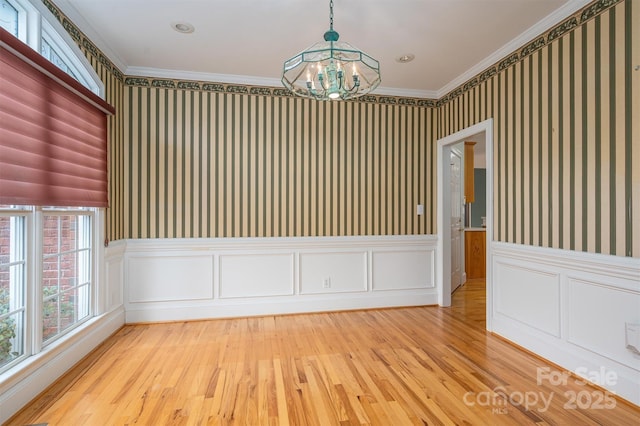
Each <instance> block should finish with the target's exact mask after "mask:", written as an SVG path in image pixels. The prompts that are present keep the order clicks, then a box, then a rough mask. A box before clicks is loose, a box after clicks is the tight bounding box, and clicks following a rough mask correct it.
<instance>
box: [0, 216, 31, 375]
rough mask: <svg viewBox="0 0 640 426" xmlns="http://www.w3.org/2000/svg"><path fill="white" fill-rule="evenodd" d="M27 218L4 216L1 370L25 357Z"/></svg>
mask: <svg viewBox="0 0 640 426" xmlns="http://www.w3.org/2000/svg"><path fill="white" fill-rule="evenodd" d="M25 222H26V216H24V215H23V214H20V213H19V212H15V213H11V212H7V213H0V370H2V368H3V367H4V366H8V365H11V364H13V363H14V362H15V361H16V360H17V359H19V358H21V357H22V356H23V355H24V353H25V338H24V334H25V333H24V331H25V327H24V324H25V312H26V307H25V297H24V296H25V285H26V279H25V278H26V266H27V261H26V250H25V244H24V243H25V236H26V234H25Z"/></svg>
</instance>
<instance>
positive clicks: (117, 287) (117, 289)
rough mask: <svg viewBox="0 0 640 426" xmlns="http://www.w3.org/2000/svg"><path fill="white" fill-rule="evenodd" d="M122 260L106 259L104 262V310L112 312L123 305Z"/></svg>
mask: <svg viewBox="0 0 640 426" xmlns="http://www.w3.org/2000/svg"><path fill="white" fill-rule="evenodd" d="M122 264H123V262H122V258H121V257H120V258H116V259H107V261H106V262H105V282H106V284H107V288H106V298H107V300H106V309H107V311H110V310H112V309H113V308H115V307H118V306H121V305H122V303H123V297H122V282H123V279H122V277H123V276H124V271H123V267H122Z"/></svg>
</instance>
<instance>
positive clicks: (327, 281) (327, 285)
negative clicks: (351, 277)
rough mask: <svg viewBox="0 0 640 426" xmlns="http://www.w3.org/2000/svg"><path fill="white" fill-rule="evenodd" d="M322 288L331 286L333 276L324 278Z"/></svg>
mask: <svg viewBox="0 0 640 426" xmlns="http://www.w3.org/2000/svg"><path fill="white" fill-rule="evenodd" d="M322 288H331V278H325V279H324V280H322Z"/></svg>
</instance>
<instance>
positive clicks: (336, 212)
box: [43, 0, 640, 257]
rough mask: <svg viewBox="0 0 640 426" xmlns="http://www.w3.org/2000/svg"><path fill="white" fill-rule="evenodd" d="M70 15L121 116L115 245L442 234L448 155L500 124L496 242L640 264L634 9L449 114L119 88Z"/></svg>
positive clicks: (497, 81)
mask: <svg viewBox="0 0 640 426" xmlns="http://www.w3.org/2000/svg"><path fill="white" fill-rule="evenodd" d="M43 2H45V4H49V5H51V4H50V2H49V1H48V0H43ZM50 8H53V9H54V10H57V9H55V7H54V6H53V5H51V6H50ZM58 16H59V19H61V21H65V22H63V23H66V25H65V28H67V30H68V31H69V33H70V34H72V36H74V34H75V37H74V38H76V37H78V38H76V40H78V42H79V44H80V45H81V47H83V49H84V50H85V52H86V54H87V56H88V57H89V59H90V60H91V61H92V64H93V65H94V66H95V67H96V69H97V70H98V73H99V75H100V76H101V77H102V78H103V81H105V83H106V85H107V88H108V93H107V100H108V101H109V102H111V103H112V104H113V105H114V106H115V107H116V109H117V111H118V113H117V115H116V116H115V117H113V118H112V121H111V135H110V138H111V144H110V149H111V151H110V179H111V181H110V197H111V207H110V209H109V212H108V224H107V236H108V238H109V239H111V240H115V239H123V238H181V237H241V236H255V237H260V236H334V235H391V234H431V233H435V232H436V228H435V214H436V206H435V197H436V188H435V175H436V164H435V146H436V140H437V139H438V138H441V137H444V136H446V135H449V134H451V133H454V132H456V131H458V130H461V129H463V128H465V127H468V126H471V125H473V124H475V123H477V122H480V121H482V120H484V119H486V118H488V117H493V118H494V126H495V127H494V137H495V140H494V154H495V157H494V194H495V205H494V214H495V217H494V239H495V240H497V241H504V242H513V243H518V244H527V245H535V246H543V247H556V248H562V249H570V250H577V251H586V252H594V253H603V254H613V255H619V256H635V257H640V238H637V237H636V238H634V236H636V235H637V234H638V232H639V231H638V228H640V225H639V224H640V167H635V168H634V167H632V164H639V163H640V158H639V156H640V149H639V148H638V143H639V142H638V141H639V140H640V128H639V123H638V121H639V120H637V119H636V120H633V118H634V112H635V116H637V114H638V111H640V104H639V102H640V100H639V99H640V97H638V96H632V93H640V91H639V88H640V81H639V80H640V72H638V71H634V70H633V67H634V66H636V65H638V64H640V52H639V49H640V42H639V41H638V40H640V34H639V30H638V26H639V24H640V4H638V2H635V1H632V0H626V1H625V0H620V1H616V0H597V1H594V2H593V3H591V4H590V5H588V6H587V7H586V8H585V9H583V11H581V12H579V13H577V14H575V15H574V16H572V17H569V18H568V19H567V20H565V21H564V22H563V23H561V24H560V25H558V26H556V27H555V28H553V29H551V30H549V31H548V32H547V33H546V34H544V35H541V36H540V37H539V38H537V39H535V40H533V41H532V42H531V43H530V44H529V45H527V46H525V47H523V48H522V49H521V50H519V51H517V52H514V53H513V54H512V55H509V56H508V57H507V58H505V59H504V60H502V61H501V62H500V63H499V64H496V65H495V66H493V67H490V68H489V69H487V70H486V71H484V72H483V73H482V74H480V75H479V76H477V77H475V78H474V79H471V80H470V81H469V82H467V83H465V84H464V85H462V86H460V87H459V88H457V89H456V90H454V91H452V92H451V93H449V94H447V95H446V96H444V97H443V98H441V99H439V100H437V102H436V101H432V100H424V101H418V102H416V100H412V99H403V98H383V97H379V98H377V99H376V98H375V97H369V98H367V99H365V101H364V102H327V103H318V102H316V101H311V100H306V99H298V98H292V97H289V96H287V94H286V93H285V92H284V91H283V90H282V89H271V88H250V90H249V89H247V88H246V87H241V86H240V87H239V86H235V87H225V86H224V85H221V84H217V83H206V84H205V83H197V82H173V81H154V80H153V79H146V78H124V77H123V76H122V74H121V73H120V71H119V70H117V68H115V67H114V66H113V65H112V64H111V63H110V62H109V61H108V60H107V59H106V58H104V56H103V55H102V53H101V52H99V51H98V50H97V49H96V48H95V47H94V46H93V44H92V43H91V42H90V41H89V40H87V39H86V38H85V37H84V36H83V35H82V34H81V33H80V32H79V31H78V30H77V29H76V28H75V26H74V25H73V24H71V23H70V22H68V21H66V18H65V17H64V16H63V15H61V14H60V13H59V11H58ZM155 83H159V84H155ZM418 203H422V204H424V205H425V215H424V216H417V215H416V214H415V206H416V204H418Z"/></svg>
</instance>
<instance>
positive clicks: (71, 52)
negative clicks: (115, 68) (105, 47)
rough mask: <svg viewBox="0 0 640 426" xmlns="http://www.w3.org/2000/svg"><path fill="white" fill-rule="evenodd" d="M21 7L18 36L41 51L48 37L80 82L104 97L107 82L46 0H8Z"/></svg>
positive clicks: (18, 7) (34, 48) (18, 8)
mask: <svg viewBox="0 0 640 426" xmlns="http://www.w3.org/2000/svg"><path fill="white" fill-rule="evenodd" d="M7 1H8V2H9V3H10V4H11V5H12V6H14V7H15V8H16V9H17V10H18V38H19V39H20V40H21V41H23V42H24V43H26V44H28V45H29V46H30V47H31V48H32V49H33V50H35V51H36V52H38V54H40V52H41V50H40V48H41V44H42V43H41V40H42V37H44V38H45V39H46V40H47V42H48V43H49V44H50V45H51V47H52V48H53V49H54V50H55V51H56V53H57V54H58V55H59V56H60V57H61V58H62V59H63V60H64V61H65V63H66V64H67V66H68V67H69V68H70V69H71V70H72V71H73V73H74V74H75V75H76V77H77V78H78V79H79V81H80V83H81V84H82V85H83V86H85V87H87V88H88V89H89V90H91V91H92V92H93V93H95V94H96V95H98V96H100V97H101V98H103V99H104V96H105V90H104V83H103V82H102V80H100V77H98V74H97V73H96V71H95V70H94V69H93V67H92V66H91V63H89V60H88V59H87V57H86V56H85V55H84V53H82V50H80V48H79V47H78V45H77V44H76V42H75V41H74V40H73V38H71V36H70V35H69V33H67V31H66V30H65V29H64V27H63V26H62V24H60V22H58V20H57V19H56V17H55V16H53V14H52V13H51V11H49V9H47V7H46V6H45V5H44V3H42V0H7Z"/></svg>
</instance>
